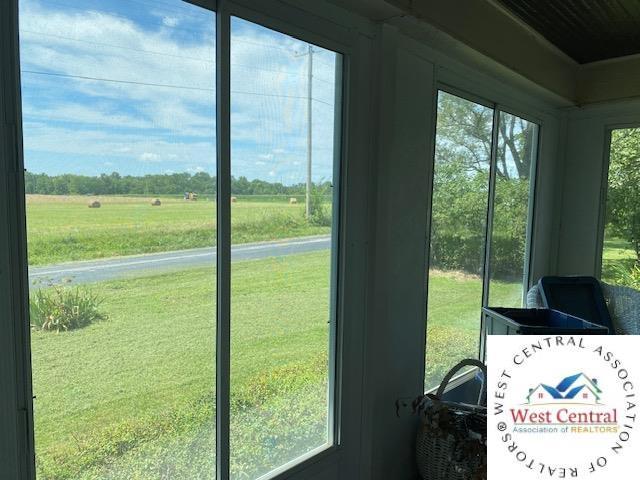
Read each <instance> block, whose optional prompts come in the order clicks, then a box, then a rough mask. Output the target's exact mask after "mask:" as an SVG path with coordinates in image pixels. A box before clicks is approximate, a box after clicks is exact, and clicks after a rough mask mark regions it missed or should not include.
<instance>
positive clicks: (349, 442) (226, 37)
mask: <svg viewBox="0 0 640 480" xmlns="http://www.w3.org/2000/svg"><path fill="white" fill-rule="evenodd" d="M184 1H187V2H189V3H192V4H195V5H198V6H200V7H203V8H205V9H208V10H210V11H214V12H215V13H216V24H217V28H216V37H217V42H216V61H217V67H218V68H217V69H216V77H217V78H216V84H217V85H216V86H217V88H216V91H217V93H216V95H217V109H216V117H217V142H218V145H217V157H218V161H217V169H218V171H217V175H218V179H219V183H218V193H217V195H218V202H217V208H218V245H219V247H218V249H219V250H218V270H217V275H218V279H217V281H218V286H217V295H218V300H219V301H218V307H217V308H218V312H217V315H218V318H217V335H216V337H217V338H216V340H217V348H216V351H217V360H216V370H217V376H216V381H217V385H216V387H217V392H216V402H217V408H216V415H217V422H216V423H217V424H216V430H217V431H216V435H217V442H216V444H217V445H216V450H217V452H216V459H217V478H218V479H219V480H227V479H228V478H229V403H230V401H229V396H230V388H229V387H230V376H229V375H230V311H229V299H230V273H231V272H230V233H231V232H230V229H231V225H230V215H229V212H230V121H229V118H230V77H229V75H230V69H229V63H230V59H229V49H230V43H229V41H230V18H231V16H235V17H239V18H243V19H245V20H248V21H251V22H254V23H257V24H260V25H262V26H265V27H267V28H270V29H273V30H276V31H280V32H282V33H285V34H288V35H291V36H294V37H296V38H300V39H301V40H303V41H307V42H309V43H313V44H315V45H318V46H321V47H323V48H327V49H329V50H333V51H336V52H338V53H340V54H342V72H341V79H340V80H341V83H342V90H341V92H340V95H341V100H342V102H341V105H340V108H337V109H336V117H337V118H338V119H339V123H337V124H336V129H337V132H338V133H339V137H340V138H339V140H340V141H339V142H336V161H338V162H339V166H338V169H337V170H339V173H337V175H336V176H337V179H336V180H339V181H340V185H338V184H337V183H334V186H335V187H337V188H334V206H335V207H336V209H335V211H334V215H333V218H334V220H333V222H334V223H333V229H332V233H333V235H334V237H333V242H332V251H333V252H334V253H333V258H332V292H331V309H332V311H331V318H332V321H331V327H330V339H331V343H330V345H331V346H330V379H329V384H330V387H329V398H330V410H329V412H330V432H331V434H330V439H329V444H328V445H326V446H324V447H321V448H319V449H316V450H315V451H313V452H309V453H308V454H307V455H304V456H303V457H300V458H298V459H295V460H294V461H292V462H290V463H288V464H286V465H283V466H281V467H280V468H278V469H276V470H274V471H272V472H270V473H269V474H267V475H265V476H263V477H260V480H263V479H265V480H266V479H277V480H280V479H285V478H287V479H289V478H290V479H298V478H300V479H303V478H308V477H309V475H310V474H314V475H318V477H317V478H327V479H329V478H335V477H334V476H333V475H332V474H331V473H323V472H330V471H332V469H333V468H335V467H337V465H339V464H341V465H342V466H343V470H344V471H345V475H346V476H345V478H351V477H352V476H353V475H351V477H349V476H348V475H349V473H348V472H352V474H355V472H357V471H358V469H359V468H360V466H359V465H358V461H357V459H358V456H359V449H360V439H359V438H358V436H359V435H360V430H361V429H360V419H359V418H357V416H354V415H347V412H349V411H354V410H355V409H357V408H361V405H362V403H361V402H362V390H361V385H359V384H361V381H360V379H361V378H362V375H363V369H364V365H363V355H362V352H363V351H364V344H363V337H364V334H363V330H364V325H365V311H366V305H365V299H366V294H365V292H366V286H367V284H366V281H365V279H366V257H367V251H368V246H367V232H368V219H367V217H366V215H363V214H362V212H363V211H365V210H366V205H367V203H368V201H369V196H370V195H371V194H372V193H371V191H370V189H369V187H368V186H367V185H366V184H365V183H364V182H362V179H363V178H366V176H367V175H368V173H369V171H368V164H367V159H368V158H369V157H370V155H371V153H370V151H369V149H368V148H367V147H365V146H367V145H368V144H369V135H370V132H369V131H368V130H367V128H368V127H370V123H371V122H370V120H369V118H370V116H371V112H370V111H369V110H370V106H369V94H370V91H371V90H370V89H371V85H370V84H368V83H367V79H368V75H367V73H368V72H369V70H370V58H369V57H368V54H369V42H368V41H367V40H368V39H366V38H365V36H364V35H363V32H365V35H366V30H367V25H365V24H364V23H362V22H360V23H359V22H358V21H357V20H355V17H350V16H349V15H347V17H345V18H340V17H341V16H343V13H344V12H342V11H337V10H331V9H328V11H327V12H324V11H322V9H320V10H321V11H319V9H318V8H317V7H318V6H317V4H316V5H315V6H314V2H310V1H309V2H308V1H306V0H305V1H302V2H298V3H299V4H300V6H299V7H298V6H295V7H294V6H292V5H289V4H286V3H285V2H282V1H278V0H263V1H261V2H252V1H250V0H235V1H231V0H218V1H216V0H184ZM303 7H304V8H303ZM5 10H7V11H8V13H9V15H5V14H4V13H5ZM310 12H312V13H310ZM0 13H2V15H0V32H2V33H0V65H1V66H2V67H3V68H1V69H0V78H1V79H2V84H1V85H0V87H1V88H0V114H3V117H0V120H2V122H0V134H2V136H1V137H0V140H2V144H0V147H1V146H3V145H6V146H11V145H18V148H17V149H15V151H14V150H12V151H10V152H9V151H7V150H8V149H4V150H0V178H3V177H4V175H5V174H7V175H10V181H8V182H6V184H7V186H8V187H10V188H9V190H8V191H4V190H3V187H4V186H5V185H4V184H0V198H2V197H5V196H6V198H8V199H9V200H10V202H9V203H8V204H7V209H2V208H0V225H10V226H12V227H13V228H14V229H12V230H8V231H7V233H8V234H9V235H7V237H6V240H7V242H8V243H9V244H10V248H8V249H7V250H6V252H7V253H10V255H9V258H7V259H5V258H3V257H2V254H3V253H4V252H0V287H5V286H6V288H2V289H1V290H0V300H4V297H3V296H2V295H3V294H4V293H8V294H10V300H12V303H11V305H7V306H6V308H5V305H4V303H0V317H1V318H2V321H1V322H0V326H1V327H7V328H8V327H11V328H10V330H11V332H12V333H14V335H5V336H4V337H3V338H5V340H6V342H7V344H8V345H11V346H12V348H13V350H14V352H11V355H7V358H13V359H14V360H15V362H13V363H6V362H4V357H3V362H0V365H1V366H0V380H4V379H5V378H7V379H11V382H7V383H4V382H3V383H4V384H7V385H10V387H9V391H8V392H7V399H10V400H11V403H12V405H11V406H10V408H8V409H7V411H10V412H12V413H13V412H15V415H13V418H15V419H16V421H17V424H16V429H15V435H13V437H9V436H7V437H6V438H4V437H0V442H1V441H4V440H7V442H8V445H12V446H13V448H12V449H2V450H3V451H2V453H0V458H2V459H3V460H4V457H7V462H6V463H5V462H3V463H4V465H5V466H4V467H0V470H1V471H2V473H4V471H5V470H3V469H5V468H6V469H7V470H6V471H11V472H16V474H15V475H11V478H14V477H15V478H20V479H35V476H36V475H35V447H34V445H35V444H34V428H33V402H32V394H31V391H32V390H31V389H32V385H31V365H30V358H31V354H30V336H29V333H30V329H29V321H28V274H27V255H26V221H25V219H26V208H25V196H24V174H23V171H24V159H23V153H22V131H21V121H22V116H21V111H20V107H21V98H20V76H19V52H18V0H11V1H9V2H6V3H3V5H2V6H1V7H0ZM325 13H326V15H325ZM354 20H355V21H354ZM358 24H360V25H361V26H362V31H358V30H357V29H354V28H353V25H358ZM7 67H10V68H7ZM225 67H226V68H225ZM5 140H6V141H5ZM12 165H13V167H12ZM347 197H348V198H349V201H348V202H347ZM0 205H2V202H0ZM9 212H11V215H7V214H8V213H9ZM0 230H1V229H0ZM4 240H5V237H4V236H3V235H2V233H0V246H3V243H2V242H3V241H4ZM5 273H6V274H7V275H5ZM7 297H8V298H9V295H7ZM221 299H226V300H224V301H220V300H221ZM5 313H6V314H5ZM346 318H349V322H348V323H347V322H346V321H345V319H346ZM3 323H7V325H3ZM5 331H8V330H7V329H5ZM346 344H348V345H349V348H348V349H346V348H344V345H346ZM6 351H7V352H8V350H6ZM3 400H4V398H3ZM221 426H222V428H221ZM12 438H13V439H14V440H15V441H11V440H12ZM0 445H2V444H1V443H0ZM18 449H19V450H18Z"/></svg>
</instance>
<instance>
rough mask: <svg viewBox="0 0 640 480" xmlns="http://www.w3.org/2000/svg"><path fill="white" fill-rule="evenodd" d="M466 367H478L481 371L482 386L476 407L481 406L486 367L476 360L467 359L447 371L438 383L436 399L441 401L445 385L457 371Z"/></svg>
mask: <svg viewBox="0 0 640 480" xmlns="http://www.w3.org/2000/svg"><path fill="white" fill-rule="evenodd" d="M467 366H471V367H478V368H479V369H480V370H481V371H482V386H481V387H480V395H478V402H477V405H482V399H483V398H484V395H485V394H486V392H487V366H486V365H485V364H484V363H482V362H481V361H480V360H476V359H474V358H467V359H465V360H462V361H461V362H460V363H458V364H457V365H456V366H455V367H453V368H452V369H451V370H449V373H447V374H446V375H445V377H444V378H443V379H442V383H440V387H439V388H438V391H437V392H436V397H438V399H442V396H443V395H444V390H445V388H447V385H448V384H449V382H450V381H451V379H452V378H453V376H454V375H455V374H456V373H458V370H460V369H461V368H464V367H467Z"/></svg>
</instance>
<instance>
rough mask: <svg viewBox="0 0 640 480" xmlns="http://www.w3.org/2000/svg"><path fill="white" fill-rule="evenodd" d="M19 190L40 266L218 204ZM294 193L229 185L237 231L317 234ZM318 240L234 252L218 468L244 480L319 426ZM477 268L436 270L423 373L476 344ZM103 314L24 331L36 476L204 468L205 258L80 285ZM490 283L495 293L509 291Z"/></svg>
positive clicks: (183, 220)
mask: <svg viewBox="0 0 640 480" xmlns="http://www.w3.org/2000/svg"><path fill="white" fill-rule="evenodd" d="M101 200H102V202H103V207H102V208H101V209H98V210H92V209H89V208H87V206H86V199H85V198H84V197H59V198H51V197H31V198H29V201H28V215H29V216H28V225H29V235H30V238H29V249H30V250H29V256H30V262H31V263H32V264H51V263H55V262H65V261H74V260H79V259H90V258H100V257H110V256H116V255H125V254H138V253H145V252H156V251H166V250H177V249H183V248H192V247H201V246H205V245H212V244H213V238H214V233H215V228H214V225H215V205H214V203H213V202H211V201H207V200H206V199H204V198H203V199H201V200H199V201H198V202H184V201H183V200H181V199H163V205H162V206H161V207H156V208H154V207H151V206H150V205H149V202H147V201H146V200H144V199H142V200H141V199H140V198H124V197H112V198H107V199H101ZM303 208H304V207H303V206H302V205H300V204H298V205H289V204H288V203H286V202H283V201H282V200H279V199H267V198H262V199H260V201H255V200H252V199H243V198H240V199H239V200H238V202H237V203H234V204H233V205H232V215H233V219H232V223H233V228H234V232H235V230H236V229H237V232H238V233H237V234H235V236H234V241H236V242H244V241H259V240H273V239H277V238H284V237H295V236H301V235H312V234H319V233H328V228H326V227H316V226H311V225H309V224H308V223H307V222H306V221H305V220H304V218H303V215H302V213H303ZM328 271H329V253H328V252H317V253H307V254H299V255H292V256H287V257H280V258H269V259H263V260H253V261H243V262H234V264H233V271H232V291H233V295H232V305H231V311H232V346H231V347H232V350H231V353H232V399H231V408H232V410H231V413H232V415H231V447H232V458H231V468H232V471H233V475H234V478H247V479H250V478H255V477H257V476H259V475H261V474H264V473H266V472H268V471H269V470H271V469H273V468H274V467H277V466H279V465H281V464H283V463H285V462H287V461H289V460H291V459H293V458H295V457H296V456H298V455H300V454H302V453H305V452H306V451H307V450H308V449H309V448H310V447H313V446H319V445H320V444H321V443H322V441H323V439H324V438H325V434H326V410H327V404H326V402H327V395H326V392H327V385H326V377H327V376H326V372H327V353H326V352H327V346H328V332H329V330H328V324H327V320H328V318H327V315H328V310H329V307H328V298H329V275H328ZM481 286H482V282H481V281H480V279H479V278H478V277H476V276H472V275H465V274H460V273H456V272H434V273H433V275H432V278H431V282H430V299H429V301H430V304H429V305H430V308H429V315H430V318H429V324H428V331H429V345H428V346H427V358H428V367H427V384H428V385H429V386H431V385H435V384H436V383H437V382H438V381H439V380H440V379H441V378H442V376H443V374H444V373H445V372H446V370H448V368H450V367H451V366H453V364H454V363H456V361H457V360H459V359H461V358H463V357H468V356H474V355H475V354H476V352H477V348H478V338H479V331H478V327H479V318H480V311H479V304H480V296H481ZM90 288H91V289H92V290H93V291H95V292H98V293H99V294H100V295H101V296H102V297H103V298H104V303H103V304H102V306H101V309H102V310H103V311H104V312H106V313H107V314H108V315H109V318H108V319H107V320H105V321H102V322H98V323H95V324H92V325H90V326H88V327H85V328H82V329H79V330H75V331H70V332H63V333H60V334H55V333H51V332H42V331H34V332H33V333H32V357H33V379H34V393H35V394H36V396H37V399H36V400H35V416H36V452H37V468H38V474H39V479H40V480H103V479H113V480H123V479H134V480H143V479H144V480H147V479H163V480H164V479H166V480H169V479H174V478H188V479H208V478H213V475H214V471H215V457H214V454H213V452H215V442H214V438H215V421H214V418H215V407H214V406H215V345H214V341H215V270H214V268H213V267H210V268H204V267H200V268H192V269H189V270H182V271H175V272H170V273H164V274H156V275H151V274H147V276H142V277H138V278H127V279H123V280H118V281H109V282H102V283H99V284H94V285H90ZM520 294H521V293H520V287H519V285H517V284H512V283H503V282H493V283H492V302H493V303H495V304H496V305H497V304H513V303H517V301H518V298H519V296H520Z"/></svg>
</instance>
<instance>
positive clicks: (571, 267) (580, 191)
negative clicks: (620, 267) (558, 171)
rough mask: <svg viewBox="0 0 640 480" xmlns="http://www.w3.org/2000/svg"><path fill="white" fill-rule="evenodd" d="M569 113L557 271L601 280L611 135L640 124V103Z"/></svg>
mask: <svg viewBox="0 0 640 480" xmlns="http://www.w3.org/2000/svg"><path fill="white" fill-rule="evenodd" d="M565 114H566V136H565V137H564V143H565V144H566V152H565V155H564V157H563V158H562V162H563V167H562V168H563V170H562V176H561V183H562V187H561V190H562V198H561V201H560V203H559V204H558V205H559V211H558V217H559V218H560V230H559V236H558V259H557V264H556V269H555V270H556V273H558V274H560V275H593V276H598V275H599V273H600V256H601V253H602V233H603V223H602V221H603V210H602V208H603V206H604V205H603V203H602V202H603V200H604V195H605V189H606V177H605V173H606V170H607V167H608V164H607V162H608V152H607V145H606V138H607V130H609V129H611V128H613V127H625V126H632V125H638V124H640V99H636V100H628V101H625V102H613V103H606V104H599V105H592V106H588V107H583V108H578V109H572V110H569V111H567V112H566V113H565Z"/></svg>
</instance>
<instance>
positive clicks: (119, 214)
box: [27, 195, 330, 265]
mask: <svg viewBox="0 0 640 480" xmlns="http://www.w3.org/2000/svg"><path fill="white" fill-rule="evenodd" d="M89 200H91V198H90V197H82V196H48V195H29V196H27V218H28V222H27V234H28V236H27V238H28V245H27V246H28V252H29V264H30V265H50V264H55V263H59V262H69V261H76V260H90V259H95V258H108V257H115V256H121V255H135V254H144V253H153V252H168V251H174V250H184V249H189V248H198V247H208V246H214V245H215V238H216V205H215V203H214V202H213V200H212V199H207V198H206V197H201V198H200V199H199V200H198V201H196V202H190V201H184V200H183V199H181V198H175V197H173V198H161V200H162V205H161V206H160V207H152V206H151V200H152V198H151V197H149V198H145V197H117V196H114V197H100V202H101V204H102V207H101V208H97V209H92V208H88V206H87V205H88V202H89ZM326 208H329V206H328V205H327V206H326ZM231 223H232V231H233V233H232V242H233V243H247V242H257V241H267V240H278V239H281V238H285V237H301V236H306V235H320V234H325V233H329V231H330V229H329V227H326V226H316V225H311V224H309V222H307V221H306V220H305V218H304V202H299V203H298V204H294V205H290V204H289V203H288V198H278V197H257V198H251V197H239V198H238V201H237V202H235V203H233V204H232V206H231Z"/></svg>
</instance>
